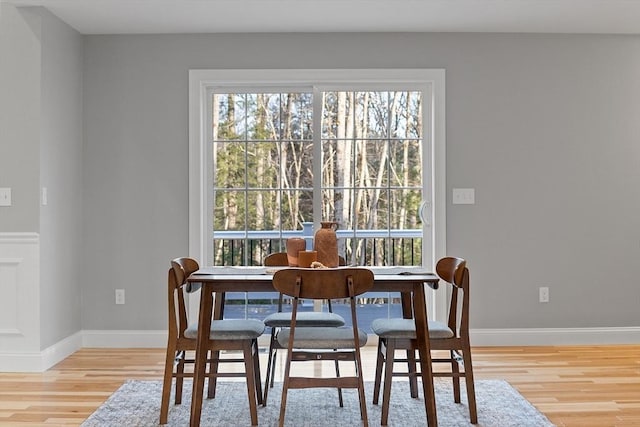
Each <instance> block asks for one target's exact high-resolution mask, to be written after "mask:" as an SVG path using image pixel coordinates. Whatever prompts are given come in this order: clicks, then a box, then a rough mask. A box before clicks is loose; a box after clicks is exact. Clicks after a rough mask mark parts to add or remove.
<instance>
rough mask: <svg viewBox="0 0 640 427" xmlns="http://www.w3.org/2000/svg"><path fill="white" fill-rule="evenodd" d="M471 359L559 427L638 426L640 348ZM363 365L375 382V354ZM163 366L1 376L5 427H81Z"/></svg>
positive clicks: (113, 363)
mask: <svg viewBox="0 0 640 427" xmlns="http://www.w3.org/2000/svg"><path fill="white" fill-rule="evenodd" d="M473 352H474V354H473V360H474V368H475V369H474V370H475V374H476V378H477V379H489V378H495V379H505V380H507V381H509V382H510V383H511V384H512V385H513V386H514V387H515V388H516V389H517V390H519V391H520V393H521V394H523V395H524V396H525V397H526V398H527V399H528V400H529V401H530V402H531V403H532V404H533V405H535V406H536V407H537V408H538V409H539V410H540V411H541V412H543V413H544V414H545V415H547V417H548V418H549V419H550V420H551V421H552V422H553V423H555V424H556V425H557V426H558V427H610V426H616V427H623V426H636V427H637V426H640V345H633V346H571V347H475V348H474V349H473ZM363 358H364V360H363V364H364V366H365V367H366V368H367V371H365V372H364V374H365V377H366V378H371V379H372V378H373V372H372V371H373V368H374V367H375V348H374V347H366V349H365V351H364V353H363ZM263 362H264V363H263V366H264V364H266V361H263ZM163 365H164V351H163V350H162V349H82V350H80V351H78V352H77V353H75V354H73V355H71V356H70V357H68V358H67V359H65V360H64V361H62V362H61V363H59V364H58V365H56V366H54V367H53V368H51V369H49V370H48V371H47V372H44V373H41V374H22V373H18V374H16V373H0V426H12V427H27V426H39V427H42V426H78V425H80V424H81V423H82V421H83V420H84V419H86V418H87V417H88V416H89V415H90V414H91V413H92V412H93V411H94V410H95V409H96V408H97V407H98V406H100V405H101V404H102V403H103V402H104V401H105V400H106V399H107V398H108V397H109V395H111V393H113V392H114V391H115V390H116V389H117V388H118V387H119V386H120V385H121V384H122V383H123V382H124V381H125V380H126V379H161V377H162V371H163ZM263 374H264V372H263Z"/></svg>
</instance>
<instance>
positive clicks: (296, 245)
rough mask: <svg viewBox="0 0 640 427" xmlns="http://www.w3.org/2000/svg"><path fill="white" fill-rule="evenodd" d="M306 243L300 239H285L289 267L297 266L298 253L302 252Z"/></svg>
mask: <svg viewBox="0 0 640 427" xmlns="http://www.w3.org/2000/svg"><path fill="white" fill-rule="evenodd" d="M305 246H306V242H305V241H304V239H303V238H301V237H292V238H290V239H287V261H288V263H289V267H297V266H298V252H300V251H304V250H305Z"/></svg>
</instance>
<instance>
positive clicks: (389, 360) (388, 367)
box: [380, 338, 395, 426]
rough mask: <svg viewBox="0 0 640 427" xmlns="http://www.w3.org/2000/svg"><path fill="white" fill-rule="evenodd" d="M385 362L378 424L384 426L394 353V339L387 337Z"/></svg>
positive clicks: (389, 394)
mask: <svg viewBox="0 0 640 427" xmlns="http://www.w3.org/2000/svg"><path fill="white" fill-rule="evenodd" d="M386 341H387V343H386V344H387V354H386V356H385V360H386V364H385V367H384V390H383V391H382V416H381V417H380V424H381V425H383V426H386V425H387V424H388V419H389V400H390V399H391V381H392V380H393V357H394V354H395V340H394V339H393V338H390V339H387V340H386Z"/></svg>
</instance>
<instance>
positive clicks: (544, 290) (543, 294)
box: [539, 286, 549, 302]
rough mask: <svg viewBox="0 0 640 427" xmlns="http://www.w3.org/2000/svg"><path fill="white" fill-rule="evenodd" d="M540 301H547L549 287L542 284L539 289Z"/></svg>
mask: <svg viewBox="0 0 640 427" xmlns="http://www.w3.org/2000/svg"><path fill="white" fill-rule="evenodd" d="M539 296H540V302H549V288H548V287H546V286H542V287H541V288H540V289H539Z"/></svg>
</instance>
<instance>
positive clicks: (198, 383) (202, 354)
mask: <svg viewBox="0 0 640 427" xmlns="http://www.w3.org/2000/svg"><path fill="white" fill-rule="evenodd" d="M212 311H213V293H212V292H211V291H210V290H209V289H208V286H207V285H206V283H203V285H202V291H201V293H200V312H199V315H198V343H197V345H196V355H195V366H194V373H193V391H192V393H191V418H190V421H189V425H190V427H199V426H200V415H201V413H202V393H203V389H204V378H205V375H206V367H207V353H208V351H209V330H210V329H211V312H212Z"/></svg>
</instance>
